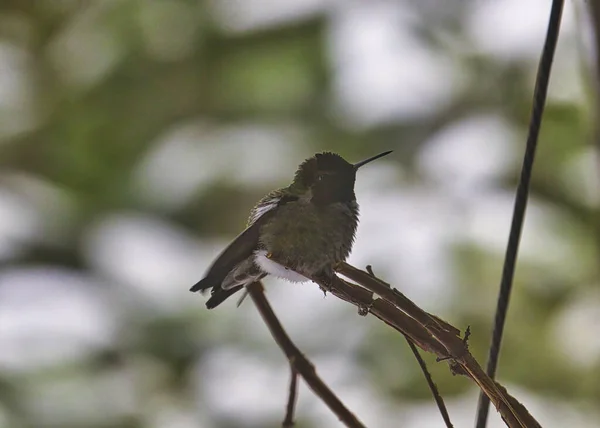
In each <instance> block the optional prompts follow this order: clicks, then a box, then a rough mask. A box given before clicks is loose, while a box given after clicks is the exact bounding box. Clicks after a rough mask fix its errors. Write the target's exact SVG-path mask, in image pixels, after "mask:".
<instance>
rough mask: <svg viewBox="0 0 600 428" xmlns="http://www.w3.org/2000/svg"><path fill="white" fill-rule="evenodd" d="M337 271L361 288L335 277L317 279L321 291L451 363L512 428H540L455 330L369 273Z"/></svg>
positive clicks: (350, 268)
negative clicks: (365, 312)
mask: <svg viewBox="0 0 600 428" xmlns="http://www.w3.org/2000/svg"><path fill="white" fill-rule="evenodd" d="M336 270H337V271H338V272H339V273H341V274H342V275H344V276H346V277H348V278H349V279H352V280H353V281H356V282H357V283H358V284H360V286H359V285H356V284H352V283H349V282H346V281H344V280H342V279H341V278H338V277H333V278H332V280H331V283H330V284H322V283H320V282H319V281H320V280H319V279H318V278H314V279H313V280H314V281H315V282H317V283H318V284H319V285H321V286H322V287H329V288H328V290H329V291H330V292H331V293H332V294H334V295H335V296H336V297H339V298H341V299H343V300H345V301H348V302H350V303H352V304H354V305H356V306H357V307H358V308H359V310H360V309H361V308H369V312H370V313H372V314H373V315H375V316H376V317H377V318H379V319H381V320H382V321H383V322H385V323H386V324H388V325H390V326H391V327H393V328H394V329H396V330H397V331H399V332H401V333H402V334H404V335H406V336H407V337H408V338H409V339H410V340H411V341H412V342H413V343H414V344H415V345H416V346H418V347H419V348H421V349H423V350H425V351H428V352H433V353H434V354H436V355H437V356H438V357H440V358H444V359H448V361H449V363H450V368H451V370H452V372H453V373H454V374H462V375H465V376H468V377H470V378H471V379H472V380H473V381H474V382H475V383H476V384H477V385H478V386H479V387H480V388H481V389H482V391H483V392H484V393H485V394H486V395H487V396H488V397H489V398H490V400H491V402H492V403H493V404H494V406H495V407H496V408H497V409H498V411H499V412H500V415H501V416H502V419H503V420H504V421H505V423H506V424H507V425H508V426H509V427H511V428H513V427H520V428H533V427H536V428H537V427H539V426H540V425H539V423H538V422H537V421H536V420H535V419H534V418H533V416H531V415H530V414H529V412H527V410H526V409H525V407H523V406H522V405H521V404H520V403H519V402H518V401H517V400H516V399H515V398H513V397H512V396H510V395H509V394H508V393H507V392H506V390H505V389H504V388H503V387H502V386H500V385H499V384H498V383H496V382H494V381H493V380H492V379H490V378H489V376H487V375H486V374H485V372H484V371H483V369H482V368H481V366H480V365H479V364H478V363H477V361H476V360H475V359H474V358H473V356H472V355H471V353H470V352H469V350H468V347H467V344H466V342H465V341H464V339H463V338H461V337H460V336H459V330H458V329H457V328H456V327H453V326H451V325H450V324H448V323H446V322H445V321H443V320H441V319H439V318H438V317H435V316H433V315H430V314H428V313H427V312H425V311H423V310H422V309H420V308H419V307H418V306H416V305H415V304H414V303H413V302H411V301H410V299H408V298H407V297H406V296H404V295H403V294H402V293H400V292H399V291H398V290H396V289H392V288H391V287H390V285H389V284H386V283H385V282H383V281H382V280H380V279H378V278H374V277H373V276H371V275H370V274H368V273H367V272H364V271H361V270H360V269H357V268H355V267H353V266H351V265H349V264H347V263H341V264H339V266H337V267H336ZM363 287H364V288H363ZM380 297H381V298H380Z"/></svg>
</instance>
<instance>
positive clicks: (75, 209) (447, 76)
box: [0, 0, 600, 428]
mask: <svg viewBox="0 0 600 428" xmlns="http://www.w3.org/2000/svg"><path fill="white" fill-rule="evenodd" d="M550 3H551V2H550V0H528V1H527V2H522V1H518V0H493V1H492V0H480V1H476V2H473V1H464V0H452V1H445V2H438V1H434V0H426V1H419V2H416V1H412V2H409V1H406V0H394V1H391V0H390V1H385V0H383V1H380V0H374V1H369V2H365V1H359V0H356V1H343V0H338V1H322V0H321V1H319V0H295V1H288V0H243V1H242V0H207V1H204V0H168V1H167V0H162V1H159V0H154V1H151V0H95V1H94V0H34V1H30V0H1V1H0V427H1V428H25V427H62V428H71V427H72V428H79V427H82V428H87V427H89V428H96V427H97V428H105V427H111V428H130V427H131V428H133V427H144V428H145V427H156V428H158V427H161V428H162V427H169V428H186V427H203V428H204V427H206V428H229V427H231V428H236V427H256V428H267V427H277V426H280V423H281V420H282V419H283V415H284V407H285V402H286V399H287V385H288V381H289V373H288V365H287V364H286V360H285V359H284V357H283V355H282V354H281V352H280V350H279V348H278V347H277V346H276V345H275V343H274V341H273V340H272V338H271V336H270V335H269V333H268V331H267V329H266V327H265V326H264V324H263V323H262V321H261V320H260V318H259V315H258V313H257V312H256V310H255V309H254V307H253V305H252V303H251V302H250V301H249V300H248V301H246V302H245V303H244V304H243V305H242V306H241V307H240V308H239V309H237V308H236V307H235V303H236V300H237V299H236V298H233V299H230V301H227V303H226V304H224V305H223V306H220V307H219V308H218V309H216V310H213V311H208V310H206V309H205V307H204V302H205V300H206V297H203V296H201V295H192V294H190V293H189V292H188V288H189V287H190V286H191V285H192V284H193V283H195V282H196V281H197V280H198V279H200V278H201V277H202V275H203V273H204V272H205V269H206V268H207V266H208V265H209V264H210V262H211V261H212V258H213V257H214V256H215V255H216V254H217V253H218V252H219V251H220V250H221V249H222V248H223V247H224V246H225V245H226V244H227V243H228V241H230V240H231V239H232V238H233V237H234V236H235V235H237V234H238V233H239V232H240V231H241V230H242V229H243V227H244V224H245V221H246V218H247V216H248V212H249V210H250V208H251V207H252V206H253V204H254V203H255V202H256V201H257V200H258V199H259V198H260V197H262V196H263V194H265V193H266V192H267V191H269V190H271V189H273V188H276V187H281V186H285V185H287V184H288V183H289V182H290V180H291V178H292V176H293V173H294V171H295V168H296V166H297V165H298V164H299V163H300V162H301V161H302V160H303V159H305V158H306V157H309V156H311V155H312V154H313V153H315V152H318V151H323V150H332V151H335V152H338V153H340V154H341V155H342V156H344V157H345V158H346V159H348V160H349V161H350V162H355V161H358V160H360V159H363V158H365V157H367V156H370V155H373V154H376V153H379V152H381V151H383V150H389V149H393V150H394V154H393V155H391V156H389V157H386V158H385V159H382V160H381V161H378V162H375V163H373V164H372V165H370V166H368V167H367V168H364V169H363V170H361V172H360V174H359V176H358V181H357V187H356V193H357V198H358V201H359V203H360V204H361V213H362V217H361V224H360V227H359V232H358V236H357V241H356V244H355V246H354V251H353V254H352V256H351V258H350V260H349V261H350V262H351V263H352V264H354V265H356V266H358V267H361V268H364V266H365V265H367V264H371V265H373V267H374V270H375V272H376V273H377V274H378V275H379V276H380V277H382V278H384V279H386V280H387V281H389V282H391V283H392V284H393V285H394V286H396V287H398V288H399V289H400V290H401V291H403V292H404V293H405V294H407V295H408V296H409V297H410V298H412V299H413V300H414V301H415V302H416V303H417V304H419V305H420V306H421V307H423V308H425V309H426V310H428V311H431V312H433V313H436V314H438V315H440V316H442V317H444V318H445V319H447V320H448V321H450V322H452V323H453V324H455V325H456V326H458V327H460V328H463V329H464V328H466V326H467V325H470V326H471V329H472V336H471V340H470V344H471V348H472V352H473V354H474V355H475V357H476V358H477V359H478V360H479V361H480V362H481V363H482V365H483V364H484V363H485V360H486V355H487V350H486V349H487V346H488V343H489V337H490V332H491V325H492V318H493V311H494V308H495V301H496V296H497V291H498V285H499V279H500V274H501V268H502V260H503V255H504V248H505V245H506V240H507V236H508V230H509V225H510V217H511V212H512V204H513V199H514V191H515V185H516V181H517V177H518V173H519V168H520V165H521V157H522V152H523V148H524V143H525V139H526V128H527V123H528V119H529V110H530V103H531V96H532V92H533V84H534V78H535V72H536V68H537V61H538V58H539V54H540V52H541V48H542V43H543V39H544V36H545V31H546V25H547V19H548V16H549V10H550ZM592 34H593V31H592V23H591V20H590V18H589V16H588V11H587V5H586V4H585V3H584V2H581V1H572V2H567V4H566V9H565V13H564V16H563V23H562V30H561V37H560V42H559V46H558V51H557V56H556V60H555V64H554V69H553V74H552V79H551V83H550V84H551V87H550V94H549V100H548V105H547V109H546V115H545V118H544V123H543V129H542V134H541V137H540V147H539V151H538V158H537V163H536V165H535V170H534V177H533V190H532V195H531V199H530V206H529V209H528V213H527V220H526V224H525V231H524V236H523V242H522V247H521V251H520V259H519V264H518V269H517V272H516V280H515V281H516V282H515V285H516V287H515V291H514V294H513V299H512V302H511V307H510V313H509V319H508V324H507V330H506V336H505V341H504V347H503V353H502V357H501V360H500V368H499V380H500V381H501V382H502V383H503V384H505V385H506V386H507V387H508V389H509V391H510V392H511V393H513V394H514V395H515V396H516V397H517V398H518V399H519V400H521V401H522V402H523V403H524V404H525V405H526V406H527V407H528V408H529V410H530V411H531V412H532V413H533V414H534V415H535V416H536V417H537V418H538V420H539V421H540V423H541V424H542V425H543V426H544V427H572V428H579V427H597V426H599V425H600V409H599V407H598V403H599V402H600V382H598V379H599V378H600V335H598V334H597V333H598V326H599V325H600V287H599V282H600V271H599V263H598V260H599V257H600V254H599V247H600V246H599V242H600V232H599V231H600V228H599V227H598V226H599V223H598V218H600V217H599V215H598V209H599V203H600V188H599V187H600V186H599V183H600V179H599V175H598V170H597V166H598V164H597V158H596V156H597V150H596V148H595V147H594V145H593V140H592V138H593V136H594V126H595V123H594V120H593V119H592V110H593V105H594V102H595V99H596V96H595V94H594V91H593V87H594V85H593V82H594V73H595V72H594V71H593V69H592V64H593V62H594V59H593V58H594V56H595V47H594V45H593V43H592V40H593V37H592ZM266 286H267V296H268V298H269V299H270V300H271V303H272V304H273V306H274V309H275V311H276V312H277V314H278V315H279V316H280V317H281V320H282V322H283V324H284V325H285V326H286V328H287V329H288V332H289V333H290V335H291V336H292V338H293V340H294V341H295V342H296V343H297V345H298V346H299V347H300V348H301V349H302V350H303V351H305V352H306V354H307V356H308V357H309V358H310V359H312V361H313V362H314V363H315V364H316V366H317V369H318V372H319V373H320V374H321V375H322V377H323V378H324V380H325V381H326V382H327V383H328V384H329V385H330V386H331V387H332V388H333V389H334V391H335V392H336V393H338V394H339V396H340V398H341V399H342V400H343V401H344V402H345V403H346V404H347V405H348V406H349V407H350V408H351V409H352V410H353V411H355V413H356V414H357V415H358V416H359V418H360V419H361V420H362V421H363V422H364V423H365V424H366V425H367V426H369V427H378V428H387V427H398V426H402V427H442V426H443V422H442V419H441V417H440V415H439V413H438V412H437V410H436V408H435V407H434V404H433V401H432V399H431V396H430V392H429V391H428V389H427V385H426V383H425V381H424V379H423V375H422V374H421V372H420V370H419V368H418V366H417V363H416V361H415V360H414V358H413V357H412V355H411V353H410V351H409V349H408V347H407V346H406V343H405V341H404V339H403V338H402V337H400V336H399V335H398V334H396V333H395V332H394V331H392V330H391V329H389V328H388V327H386V326H385V325H383V324H382V323H381V322H378V321H377V320H375V319H374V318H373V317H366V318H361V317H359V316H357V313H356V310H355V308H354V307H351V306H350V305H347V304H344V303H343V302H341V301H339V300H336V299H335V298H334V297H331V296H327V297H326V298H324V297H323V293H322V292H321V291H320V290H319V289H318V287H317V286H316V285H315V284H290V283H286V282H284V281H279V280H274V279H269V280H267V281H266ZM426 358H427V361H428V362H429V366H430V369H431V371H432V372H433V376H434V379H435V381H436V383H437V385H438V386H439V388H440V390H441V392H442V394H443V396H444V397H445V399H446V403H447V404H448V406H449V410H450V414H451V417H452V420H453V422H454V424H455V426H456V427H468V426H472V425H473V424H474V414H475V408H476V404H477V395H478V390H477V389H476V387H475V386H474V385H473V383H471V382H469V381H468V380H467V379H465V378H460V377H452V376H451V375H450V373H449V370H448V368H447V365H446V364H436V363H435V362H434V359H433V358H432V356H431V355H426ZM297 417H298V422H297V426H298V427H301V428H310V427H317V428H327V427H338V426H340V423H339V422H338V421H337V420H336V418H335V417H334V416H333V415H332V414H331V413H330V412H329V410H328V409H327V408H326V407H325V406H324V404H322V403H321V402H320V401H319V400H317V399H316V398H315V397H314V395H313V394H312V393H311V392H310V391H309V390H308V389H306V387H305V386H304V384H302V383H301V389H300V398H299V404H298V410H297ZM490 426H491V427H500V426H503V424H502V422H501V420H500V418H499V416H498V415H497V413H496V412H495V411H493V410H492V412H491V415H490Z"/></svg>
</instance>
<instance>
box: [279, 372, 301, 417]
mask: <svg viewBox="0 0 600 428" xmlns="http://www.w3.org/2000/svg"><path fill="white" fill-rule="evenodd" d="M297 397H298V372H296V369H295V368H294V365H293V364H290V392H289V394H288V402H287V406H286V410H285V418H284V419H283V423H282V424H281V427H282V428H292V427H293V426H294V410H295V408H296V398H297Z"/></svg>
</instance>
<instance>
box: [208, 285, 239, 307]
mask: <svg viewBox="0 0 600 428" xmlns="http://www.w3.org/2000/svg"><path fill="white" fill-rule="evenodd" d="M242 288H244V286H243V285H238V286H237V287H233V288H230V289H229V290H223V289H221V287H217V288H213V292H212V295H211V296H210V299H208V300H207V301H206V307H207V308H208V309H213V308H216V307H217V306H219V305H220V304H221V303H223V302H224V301H225V299H227V298H228V297H229V296H231V295H232V294H234V293H237V292H238V291H240V290H241V289H242Z"/></svg>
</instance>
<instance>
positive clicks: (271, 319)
mask: <svg viewBox="0 0 600 428" xmlns="http://www.w3.org/2000/svg"><path fill="white" fill-rule="evenodd" d="M247 289H248V292H249V294H250V297H251V298H252V300H253V301H254V305H255V306H256V308H257V309H258V311H259V312H260V315H261V316H262V318H263V320H264V321H265V323H266V324H267V327H268V328H269V330H270V331H271V335H272V336H273V338H274V339H275V341H276V342H277V344H278V345H279V347H280V348H281V350H282V351H283V352H284V354H285V355H286V357H287V358H288V360H289V362H290V364H291V365H292V366H293V368H294V369H295V370H296V372H297V373H298V374H299V375H300V376H302V378H303V379H304V380H305V381H306V383H307V384H308V386H309V387H310V388H311V389H312V390H313V392H314V393H315V394H316V395H317V396H318V397H319V398H321V400H323V402H324V403H325V404H326V405H327V406H328V407H329V408H330V409H331V411H332V412H333V413H335V415H336V416H337V417H338V418H339V419H340V421H342V422H343V423H344V424H345V425H346V426H347V427H350V428H364V425H363V424H362V423H361V422H360V421H359V420H358V418H357V417H356V416H354V414H352V412H350V410H348V408H347V407H346V406H345V405H344V404H343V403H342V402H341V401H340V399H339V398H338V397H337V396H336V395H335V394H334V393H333V392H332V391H331V389H329V387H328V386H327V385H325V383H324V382H323V381H322V380H321V378H320V377H319V376H318V375H317V372H316V370H315V366H313V364H312V363H311V362H310V361H309V360H308V359H307V358H306V357H305V356H304V355H303V354H302V352H300V350H299V349H298V348H297V347H296V345H294V343H293V342H292V341H291V339H290V338H289V336H288V335H287V333H286V332H285V330H284V329H283V327H282V326H281V323H280V322H279V320H278V319H277V316H276V315H275V313H274V312H273V309H272V308H271V305H269V302H268V301H267V299H266V297H265V295H264V292H263V286H262V284H261V283H260V282H255V283H253V284H251V285H250V286H248V288H247Z"/></svg>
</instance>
